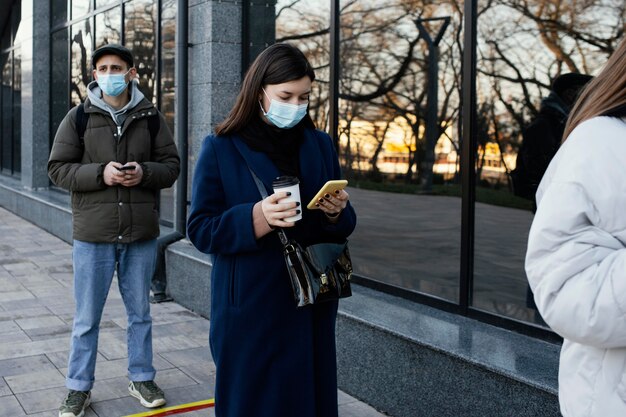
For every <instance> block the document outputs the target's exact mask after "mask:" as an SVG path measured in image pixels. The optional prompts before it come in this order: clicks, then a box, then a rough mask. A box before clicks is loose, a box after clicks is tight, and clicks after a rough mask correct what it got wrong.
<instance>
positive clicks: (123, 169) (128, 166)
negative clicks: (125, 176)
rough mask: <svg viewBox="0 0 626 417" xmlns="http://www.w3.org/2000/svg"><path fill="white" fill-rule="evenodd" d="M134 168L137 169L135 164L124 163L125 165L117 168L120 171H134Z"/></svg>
mask: <svg viewBox="0 0 626 417" xmlns="http://www.w3.org/2000/svg"><path fill="white" fill-rule="evenodd" d="M133 169H135V166H134V165H124V166H123V167H119V168H118V169H117V170H118V171H132V170H133Z"/></svg>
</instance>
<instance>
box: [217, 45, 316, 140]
mask: <svg viewBox="0 0 626 417" xmlns="http://www.w3.org/2000/svg"><path fill="white" fill-rule="evenodd" d="M305 76H307V77H309V78H310V79H311V81H315V72H314V71H313V68H312V67H311V64H309V61H308V60H307V59H306V57H305V56H304V54H303V53H302V52H301V51H300V50H299V49H298V48H296V47H295V46H293V45H290V44H288V43H276V44H274V45H271V46H269V47H268V48H266V49H265V50H264V51H263V52H261V53H260V54H259V56H258V57H257V58H256V59H255V60H254V62H253V63H252V65H250V68H249V69H248V71H247V72H246V76H245V77H244V79H243V83H242V84H241V90H240V91H239V95H238V96H237V100H236V101H235V105H234V106H233V108H232V109H231V110H230V113H229V114H228V116H226V119H224V121H223V122H222V123H220V124H218V125H217V126H216V127H215V133H216V134H217V135H226V134H229V133H234V132H238V131H240V130H241V129H243V128H244V127H245V126H246V125H248V124H249V123H250V122H251V121H252V120H253V119H254V118H255V117H259V112H260V108H259V95H260V94H261V93H262V88H263V86H265V85H268V84H282V83H286V82H289V81H295V80H299V79H301V78H302V77H305ZM303 122H304V123H305V124H306V125H307V126H309V127H313V128H314V127H315V125H314V123H313V120H311V117H310V116H309V114H308V113H307V115H306V116H305V117H304V120H303Z"/></svg>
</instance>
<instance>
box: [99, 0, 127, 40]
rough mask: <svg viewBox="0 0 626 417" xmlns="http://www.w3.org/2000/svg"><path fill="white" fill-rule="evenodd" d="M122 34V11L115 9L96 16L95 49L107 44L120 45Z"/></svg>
mask: <svg viewBox="0 0 626 417" xmlns="http://www.w3.org/2000/svg"><path fill="white" fill-rule="evenodd" d="M121 33H122V10H121V8H119V7H115V8H113V9H111V10H109V11H107V12H105V13H99V14H97V15H96V48H99V47H101V46H102V45H105V44H108V43H120V41H121V38H122V37H121Z"/></svg>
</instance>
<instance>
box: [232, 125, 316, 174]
mask: <svg viewBox="0 0 626 417" xmlns="http://www.w3.org/2000/svg"><path fill="white" fill-rule="evenodd" d="M239 134H240V136H241V138H242V139H243V141H244V142H245V144H246V145H248V146H249V147H250V149H252V150H254V151H257V152H263V153H264V154H266V155H267V156H268V157H269V158H270V159H271V160H272V162H273V163H274V164H275V165H276V167H277V168H278V171H279V172H280V175H292V176H294V177H299V174H300V161H299V159H300V158H299V151H300V145H301V144H302V140H303V139H304V127H303V123H302V122H300V123H298V124H297V125H296V126H294V127H292V128H291V129H280V128H278V127H275V126H270V125H269V124H267V123H265V122H264V121H263V120H261V118H260V117H255V118H254V119H253V120H252V122H250V124H248V125H247V126H246V127H244V128H243V129H242V130H241V131H240V132H239Z"/></svg>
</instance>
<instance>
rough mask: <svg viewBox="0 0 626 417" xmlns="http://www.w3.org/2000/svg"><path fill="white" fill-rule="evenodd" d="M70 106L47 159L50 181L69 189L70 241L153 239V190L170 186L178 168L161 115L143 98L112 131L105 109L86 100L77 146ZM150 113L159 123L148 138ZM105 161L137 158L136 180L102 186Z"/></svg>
mask: <svg viewBox="0 0 626 417" xmlns="http://www.w3.org/2000/svg"><path fill="white" fill-rule="evenodd" d="M76 109H77V107H74V108H73V109H72V110H70V111H69V113H68V114H67V115H66V116H65V118H64V119H63V121H62V122H61V125H60V126H59V129H58V130H57V134H56V136H55V138H54V144H53V145H52V150H51V152H50V158H49V160H48V175H49V177H50V179H51V180H52V182H53V183H54V184H56V185H58V186H59V187H62V188H64V189H67V190H69V191H70V192H71V196H72V220H73V237H74V239H76V240H81V241H85V242H102V243H114V242H120V243H130V242H135V241H139V240H147V239H154V238H156V237H158V236H159V213H158V206H157V199H158V191H159V190H160V189H162V188H168V187H171V186H172V184H174V182H175V181H176V178H177V177H178V174H179V172H180V158H179V156H178V151H177V149H176V145H175V144H174V141H173V139H172V134H171V133H170V131H169V128H168V127H167V124H166V122H165V119H164V118H163V115H161V114H160V113H159V112H158V111H157V109H156V108H155V107H154V105H153V104H152V103H150V102H149V101H148V100H146V99H145V98H144V99H143V100H142V101H141V102H140V103H139V104H138V105H136V106H135V107H134V108H132V109H130V110H129V111H128V113H127V117H126V120H125V121H124V123H123V125H122V126H120V128H119V129H118V127H117V126H116V124H115V122H114V121H113V119H112V117H111V115H110V114H109V113H108V112H106V111H105V110H102V109H100V108H98V107H96V106H94V105H93V104H91V103H90V101H89V99H87V100H85V106H84V109H85V115H86V116H87V115H89V118H88V122H87V126H86V129H85V135H84V143H83V144H81V141H80V139H79V137H78V133H77V129H76ZM155 113H156V114H158V117H159V122H160V123H159V130H158V133H157V134H156V136H155V137H154V139H152V138H151V137H150V131H149V128H148V118H149V117H150V116H152V115H154V114H155ZM120 133H121V134H120ZM111 161H116V162H119V163H121V164H125V163H127V162H132V161H135V162H138V163H139V164H140V165H141V167H142V169H143V178H142V181H141V183H140V184H138V185H136V186H134V187H124V186H122V185H115V186H108V185H106V184H105V183H104V177H103V172H104V167H105V166H106V165H107V164H108V163H109V162H111Z"/></svg>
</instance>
